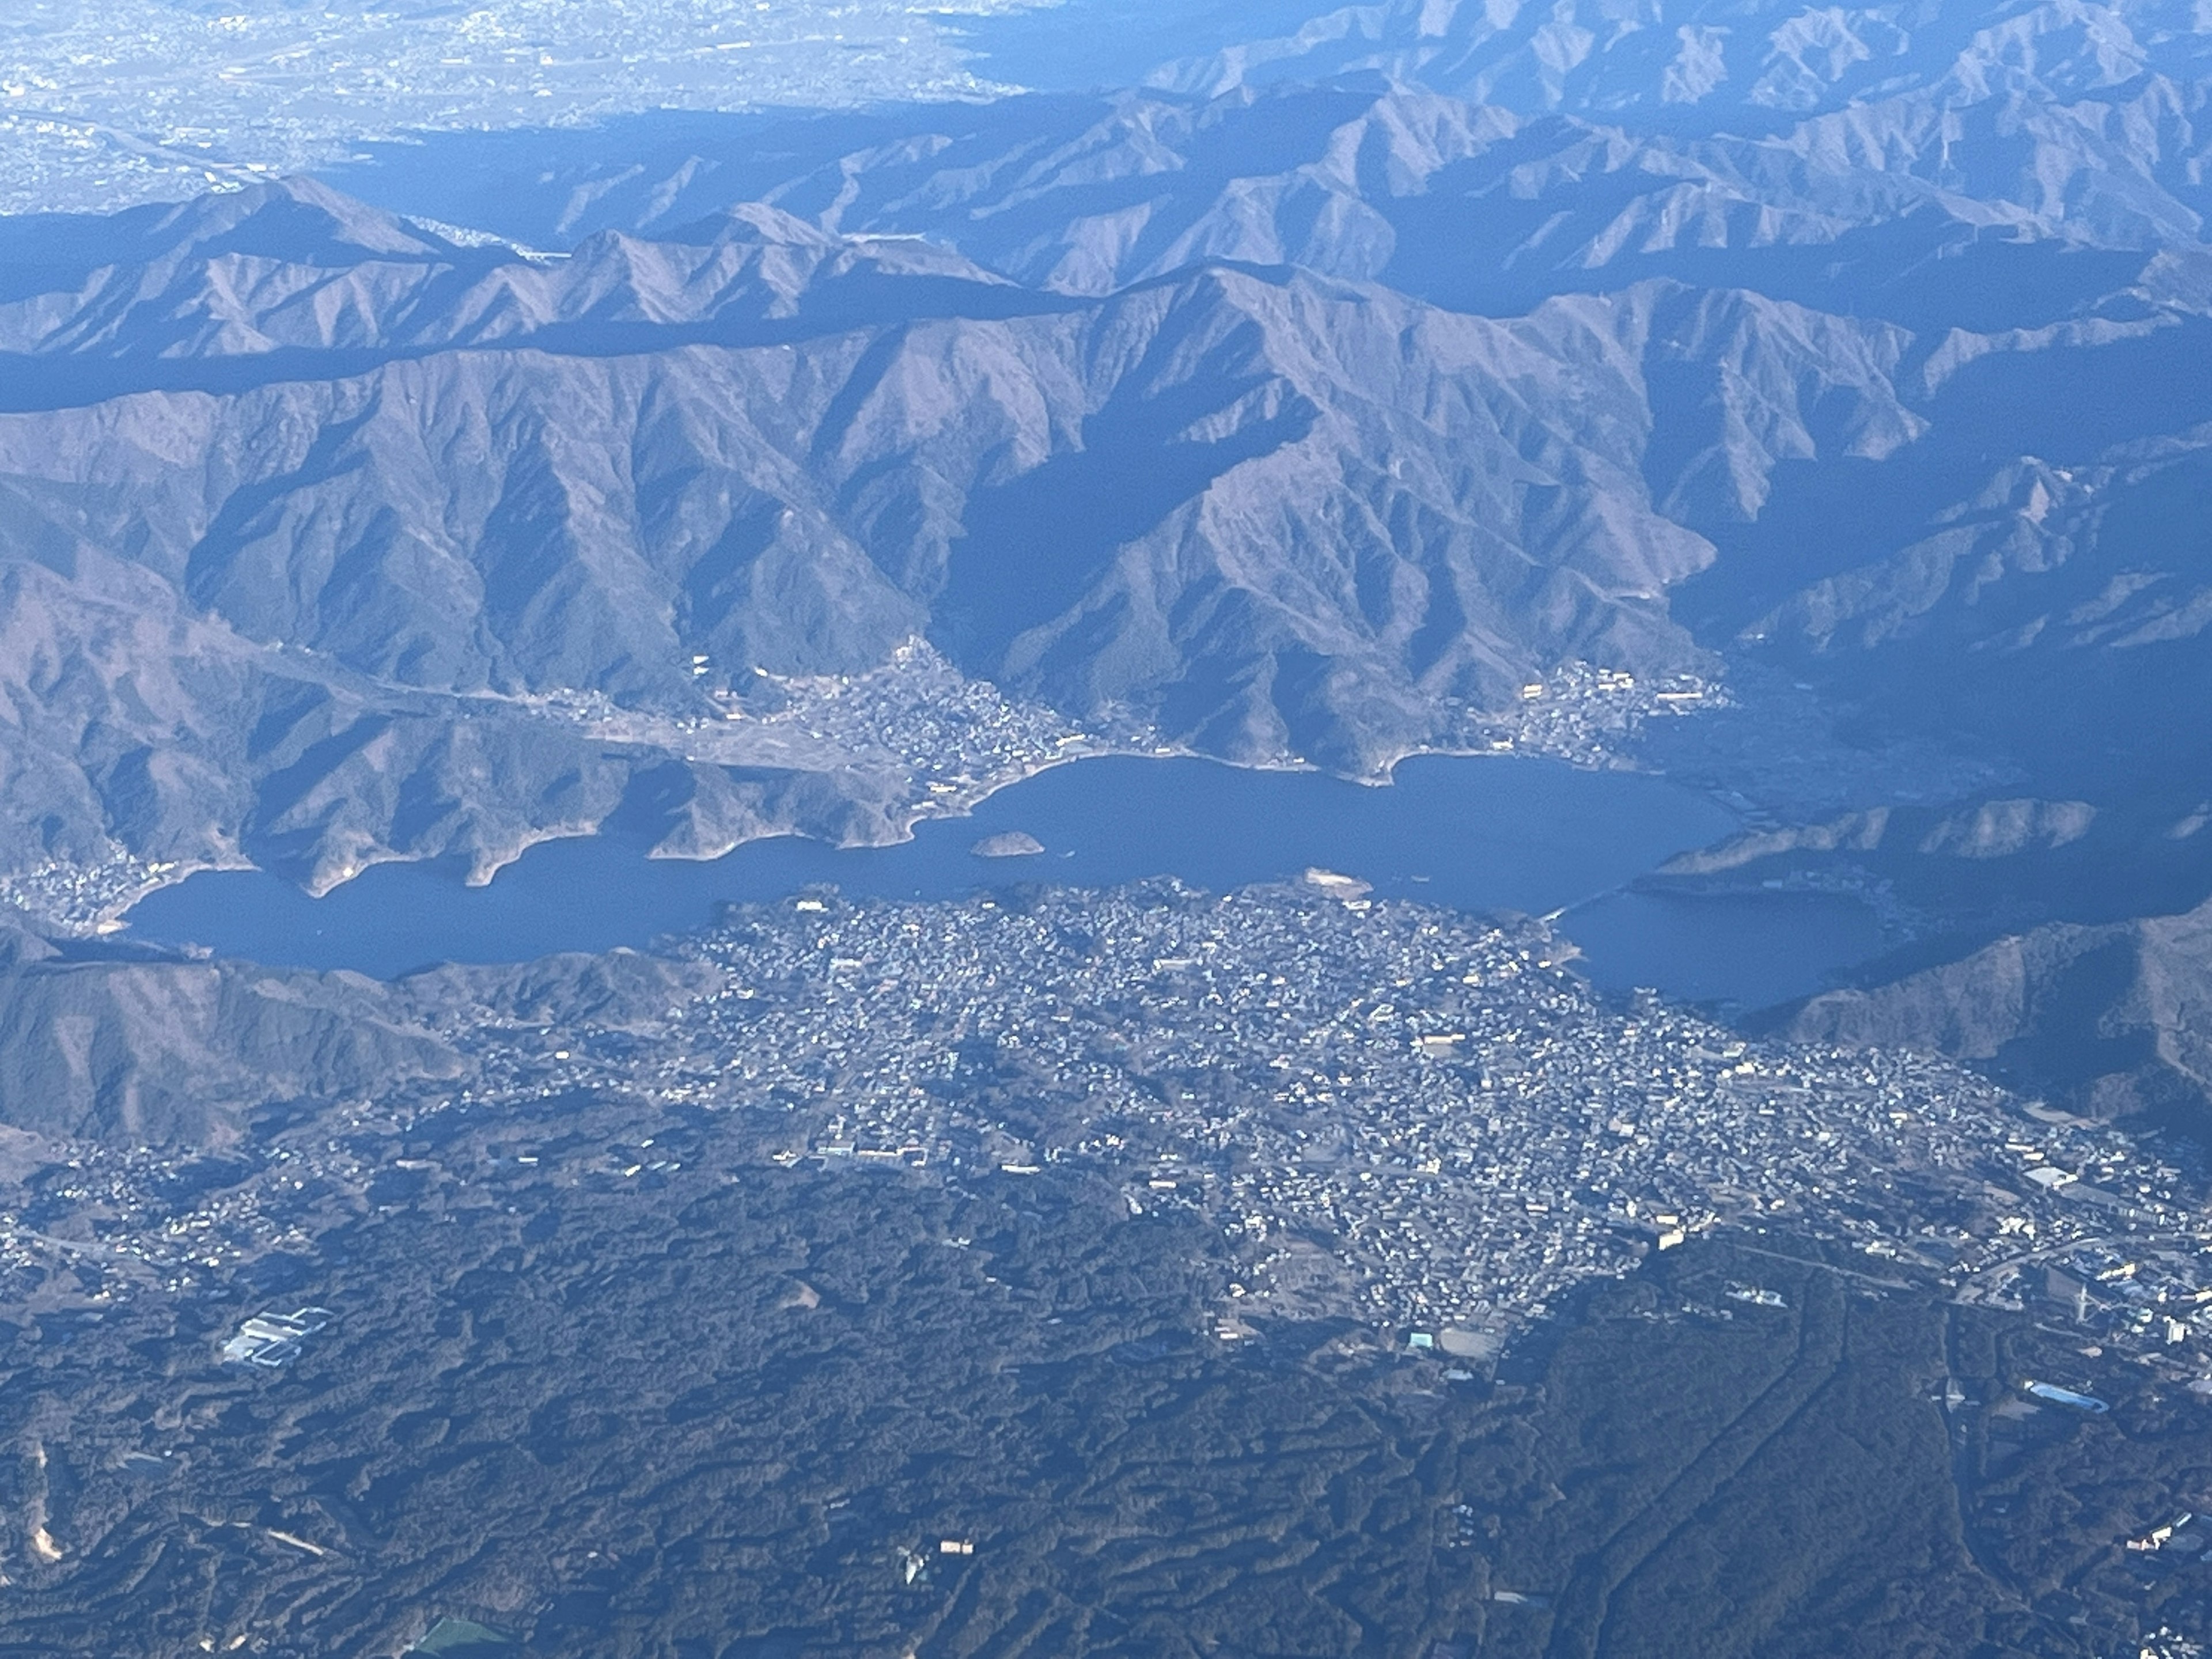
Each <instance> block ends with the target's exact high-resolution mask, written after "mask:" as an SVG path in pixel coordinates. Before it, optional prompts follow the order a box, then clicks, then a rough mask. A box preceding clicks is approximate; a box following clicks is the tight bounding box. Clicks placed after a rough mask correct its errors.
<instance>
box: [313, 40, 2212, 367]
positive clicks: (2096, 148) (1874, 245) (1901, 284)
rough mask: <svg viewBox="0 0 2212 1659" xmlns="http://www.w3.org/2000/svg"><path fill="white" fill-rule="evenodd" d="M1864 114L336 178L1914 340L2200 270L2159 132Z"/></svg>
mask: <svg viewBox="0 0 2212 1659" xmlns="http://www.w3.org/2000/svg"><path fill="white" fill-rule="evenodd" d="M1870 121H1871V118H1869V117H1868V116H1866V115H1865V113H1864V112H1860V111H1855V110H1854V111H1844V112H1838V113H1837V114H1835V115H1832V116H1821V117H1818V118H1808V119H1807V120H1805V121H1803V122H1801V123H1799V124H1797V125H1791V126H1787V127H1785V128H1784V129H1783V130H1780V131H1767V130H1766V128H1765V125H1761V126H1760V127H1759V128H1758V129H1757V130H1754V131H1749V132H1746V131H1737V130H1731V129H1729V128H1727V127H1725V126H1723V127H1719V128H1714V129H1711V130H1708V128H1707V127H1706V126H1705V125H1693V126H1691V127H1689V128H1685V126H1684V125H1683V123H1682V121H1680V120H1679V119H1677V120H1671V121H1667V122H1660V123H1657V124H1656V125H1654V124H1652V123H1650V122H1644V121H1639V120H1638V118H1635V116H1634V115H1633V113H1631V114H1630V116H1629V117H1627V118H1626V120H1625V121H1624V122H1621V123H1616V121H1615V120H1614V119H1613V118H1610V117H1608V118H1605V119H1603V120H1599V119H1594V118H1591V117H1590V116H1589V115H1587V114H1575V113H1564V112H1554V111H1551V110H1549V109H1541V108H1539V109H1531V108H1528V107H1523V106H1514V107H1509V106H1503V105H1498V104H1482V103H1470V102H1468V101H1466V100H1462V99H1457V98H1453V97H1449V96H1445V95H1443V94H1438V93H1436V92H1432V91H1428V90H1425V89H1422V88H1414V87H1406V86H1395V87H1390V86H1386V87H1383V88H1376V87H1375V86H1373V85H1371V84H1362V83H1359V82H1348V83H1344V84H1338V85H1332V86H1322V87H1310V86H1297V85H1292V86H1281V87H1272V86H1271V87H1267V88H1249V87H1245V88H1236V89H1234V90H1231V91H1229V92H1225V93H1223V94H1219V95H1217V96H1213V97H1211V98H1201V97H1197V96H1194V95H1190V94H1174V93H1167V92H1146V93H1124V94H1115V95H1114V96H1111V97H1108V98H1100V99H1096V100H1084V99H1068V98H1052V99H1042V98H1040V99H1027V100H1008V101H1006V102H1003V103H998V104H992V105H987V106H982V107H981V108H978V109H944V108H930V109H915V110H908V111H901V112H890V113H886V114H884V115H881V116H878V117H875V118H872V120H870V121H868V122H866V123H857V122H855V121H854V120H853V119H850V118H842V119H839V120H836V121H816V122H783V123H778V124H773V125H763V124H762V123H760V122H758V121H755V120H745V119H740V118H725V119H722V120H720V121H710V120H703V119H700V118H664V119H660V120H657V121H656V120H640V121H635V122H632V123H629V124H624V125H618V126H616V127H614V128H611V129H609V130H607V131H604V132H594V133H586V134H580V135H561V134H550V135H544V137H543V140H542V142H540V143H535V144H532V146H530V147H529V148H528V149H521V148H520V147H519V146H518V145H517V144H516V143H514V141H513V139H511V138H507V137H501V136H499V135H489V136H486V137H482V138H444V139H441V140H438V141H436V142H435V143H432V144H430V145H428V146H427V147H426V148H425V149H423V150H422V151H421V152H420V153H416V152H410V151H404V150H403V151H395V152H389V153H387V154H386V155H382V156H380V158H378V160H377V161H376V162H375V163H374V165H368V166H363V167H357V168H352V169H348V170H345V171H344V172H343V173H342V174H341V175H340V176H341V177H342V178H343V179H345V181H346V182H347V184H348V185H349V187H351V188H357V189H359V190H361V191H364V192H365V193H366V194H367V195H368V197H370V198H371V199H374V200H378V201H381V202H385V203H386V204H391V205H394V206H398V207H402V208H404V209H408V210H414V211H419V212H430V213H435V214H437V215H440V216H445V217H452V218H462V219H465V220H467V221H468V222H471V223H481V224H486V225H489V226H492V227H495V228H499V229H501V231H503V232H504V233H506V234H510V235H513V236H516V237H519V238H520V239H522V240H525V241H531V242H536V243H538V244H540V245H542V246H569V245H571V244H573V243H574V242H576V241H578V240H580V239H582V238H585V237H587V236H588V235H590V234H592V233H593V232H595V231H597V230H602V229H619V230H623V231H629V232H634V233H639V234H652V235H661V234H668V233H669V232H671V231H673V230H675V229H677V228H680V227H681V226H683V225H684V224H686V223H688V222H690V221H692V220H694V219H696V218H698V217H701V216H705V215H708V214H710V213H714V212H719V211H721V210H726V208H727V207H728V206H730V205H731V204H733V203H738V202H743V201H750V200H753V199H756V198H758V199H761V200H765V201H770V202H773V203H775V204H776V205H778V206H779V207H781V208H782V209H784V210H787V211H789V212H792V213H793V214H796V215H798V216H800V217H802V218H805V219H806V220H807V221H808V222H811V223H814V224H817V225H819V226H821V227H823V228H829V229H834V230H839V231H842V232H846V233H863V234H906V235H919V236H926V237H927V238H929V239H931V240H933V241H934V242H937V243H939V244H940V245H942V246H946V247H957V248H958V249H959V250H960V251H961V252H963V253H964V254H966V255H967V256H968V257H969V258H973V259H975V260H976V261H977V262H979V263H980V264H983V265H986V266H988V267H989V268H991V269H992V270H997V271H1000V272H1002V273H1005V274H1006V275H1008V276H1012V277H1014V278H1016V279H1017V280H1018V281H1020V282H1023V283H1028V284H1031V285H1035V286H1042V287H1045V288H1048V289H1055V290H1059V291H1065V292H1075V293H1104V292H1109V291H1110V290H1111V289H1114V288H1116V287H1119V286H1122V285H1124V284H1126V283H1130V282H1133V281H1139V280H1142V279H1144V278H1146V277H1148V276H1158V275H1160V274H1163V273H1164V272H1167V271H1170V270H1176V269H1179V268H1180V267H1182V266H1183V265H1185V264H1189V263H1190V262H1192V261H1193V260H1195V259H1200V258H1231V259H1237V260H1243V261H1246V262H1249V263H1253V264H1297V265H1301V266H1304V267H1305V268H1307V269H1310V270H1320V271H1325V272H1328V273H1330V274H1333V275H1337V276H1347V277H1353V278H1359V279H1375V280H1381V281H1386V282H1388V283H1390V284H1391V285H1393V286H1395V287H1397V288H1400V289H1404V290H1405V291H1407V292H1409V293H1413V294H1416V295H1420V296H1422V297H1424V298H1427V299H1431V300H1434V301H1438V302H1441V303H1444V304H1449V305H1452V306H1455V307H1462V308H1472V309H1477V310H1486V311H1497V310H1501V309H1517V308H1522V307H1528V306H1531V305H1534V304H1536V303H1538V302H1540V301H1541V300H1542V299H1543V298H1545V297H1546V296H1547V295H1551V294H1554V293H1558V292H1561V291H1589V290H1610V289H1619V288H1620V287H1623V286H1626V285H1627V284H1628V283H1633V282H1636V281H1638V280H1643V279H1646V278H1650V277H1655V276H1663V277H1668V278H1671V279H1675V280H1680V281H1686V282H1691V283H1699V284H1713V285H1723V286H1728V287H1732V288H1752V289H1758V290H1759V291H1761V292H1764V293H1766V294H1768V295H1772V296H1774V297H1778V298H1789V299H1794V300H1797V301H1802V302H1804V303H1807V304H1810V305H1814V306H1815V307H1823V308H1826V309H1832V310H1848V311H1851V312H1854V313H1867V314H1875V315H1881V316H1885V317H1889V318H1893V319H1896V320H1899V321H1902V322H1905V323H1906V324H1908V325H1911V326H1913V327H1916V328H1929V327H1934V326H1947V325H1954V324H1955V325H1961V326H1966V327H1975V328H1989V327H2001V326H2017V325H2022V324H2026V323H2033V322H2040V321H2045V320H2048V319H2051V317H2054V316H2057V315H2063V314H2066V313H2069V311H2072V310H2074V309H2076V308H2079V307H2084V306H2087V305H2089V304H2091V303H2093V302H2094V301H2098V300H2099V299H2100V298H2101V297H2102V296H2105V295H2109V294H2111V293H2112V292H2113V291H2114V290H2116V289H2125V288H2127V287H2128V286H2130V283H2135V282H2136V281H2139V280H2141V279H2142V276H2143V273H2144V272H2145V270H2146V268H2147V267H2148V266H2149V265H2152V264H2154V263H2155V261H2156V258H2157V256H2158V255H2159V254H2160V252H2166V253H2167V254H2168V255H2169V257H2172V255H2173V254H2174V253H2175V252H2179V253H2181V254H2183V255H2185V256H2188V257H2192V258H2193V257H2197V256H2198V252H2199V250H2198V241H2199V226H2198V222H2197V216H2196V213H2195V210H2193V209H2191V208H2190V207H2188V206H2186V205H2185V204H2182V203H2181V202H2180V201H2179V200H2178V199H2176V198H2174V197H2172V196H2171V195H2170V193H2168V192H2167V191H2166V189H2165V186H2164V185H2161V184H2160V182H2159V181H2158V179H2155V178H2153V177H2150V176H2149V175H2148V174H2147V173H2144V172H2143V168H2144V167H2148V166H2149V165H2150V163H2149V162H2148V161H2146V160H2145V159H2144V156H2143V155H2142V154H2139V153H2138V152H2139V149H2140V147H2141V146H2142V145H2143V144H2146V143H2148V144H2149V145H2151V146H2152V148H2153V149H2155V148H2156V144H2157V143H2158V139H2157V137H2156V135H2157V132H2158V131H2159V129H2158V126H2157V124H2156V123H2155V122H2152V123H2149V124H2148V125H2146V124H2145V123H2144V122H2142V121H2138V120H2135V119H2132V118H2130V120H2127V121H2124V122H2121V123H2118V125H2117V129H2116V131H2114V133H2113V134H2112V135H2111V136H2109V137H2099V136H2097V135H2096V134H2094V133H2092V132H2091V131H2087V129H2085V128H2084V127H2083V126H2082V125H2081V124H2079V123H2077V122H2074V121H2072V120H2070V119H2067V118H2061V117H2057V116H2055V115H2053V114H2051V112H2049V111H2048V110H2045V108H2043V107H2042V106H2040V105H2038V104H2035V103H2033V101H2032V100H2028V101H2021V100H2015V104H2013V105H2010V106H2007V107H2006V111H1999V110H1997V109H1996V107H1995V106H1983V105H1974V106H1968V107H1966V108H1964V109H1962V110H1960V111H1957V112H1951V111H1948V107H1947V108H1945V109H1937V108H1935V107H1933V106H1930V107H1929V108H1928V109H1924V110H1917V111H1915V112H1913V113H1912V114H1911V117H1910V119H1908V120H1906V121H1905V125H1904V127H1903V128H1902V129H1901V130H1899V131H1887V130H1886V129H1885V128H1883V127H1882V125H1881V123H1879V122H1872V123H1871V125H1869V123H1870ZM2054 122H2055V123H2057V125H2056V127H2055V128H2054V127H2053V125H2052V124H2053V123H2054ZM1998 128H2002V132H1999V131H1996V129H1998ZM1984 129H1990V130H1989V131H1984ZM2015 129H2020V130H2019V131H2015ZM2031 129H2032V130H2031ZM2045 129H2051V131H2045ZM2054 147H2055V149H2054ZM1984 152H1987V153H1988V154H1987V155H1986V156H1984ZM1923 155H1925V156H1928V157H1938V156H1940V157H1941V158H1942V165H1935V164H1933V163H1932V162H1931V164H1930V165H1927V166H1922V165H1919V164H1918V162H1917V161H1915V160H1914V158H1918V157H1922V156H1923ZM2151 171H2152V172H2154V173H2156V172H2158V171H2159V169H2158V168H2156V167H2152V169H2151ZM2184 171H2185V172H2187V169H2186V168H2185V169H2184ZM2161 176H2163V175H2161Z"/></svg>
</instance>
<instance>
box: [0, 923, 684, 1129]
mask: <svg viewBox="0 0 2212 1659" xmlns="http://www.w3.org/2000/svg"><path fill="white" fill-rule="evenodd" d="M716 982H717V981H716V978H715V975H714V970H713V969H711V968H710V967H707V966H705V965H702V964H700V963H684V962H678V961H676V960H673V959H670V958H665V957H645V956H640V955H637V954H635V953H633V952H630V951H613V952H611V953H609V954H607V955H605V956H601V957H550V958H548V959H546V960H544V961H543V962H538V963H526V964H523V965H520V966H516V967H511V968H462V967H446V968H440V969H432V970H429V971H428V972H424V973H422V974H417V975H413V976H411V977H410V978H407V979H403V980H400V981H396V982H394V983H392V984H382V983H380V982H378V981H374V980H371V979H366V978H363V977H362V975H358V974H349V973H335V974H313V973H306V972H301V971H298V970H295V969H271V968H263V967H260V966H258V965H256V964H254V963H245V962H235V961H228V960H223V961H210V962H179V961H170V960H149V959H131V958H129V957H124V958H113V957H100V956H97V955H94V956H87V955H85V954H82V953H81V952H80V953H76V954H72V955H64V954H63V953H61V952H59V951H57V950H56V949H55V948H54V947H53V946H52V945H48V944H46V943H45V942H43V941H41V940H38V939H34V938H33V937H31V936H29V935H27V934H24V933H21V932H19V931H16V930H14V929H6V930H0V1102H4V1103H6V1114H7V1115H6V1122H7V1126H8V1127H9V1128H10V1129H12V1130H20V1131H23V1132H26V1133H30V1134H33V1135H36V1136H39V1137H41V1138H42V1139H46V1140H47V1141H49V1142H59V1141H69V1140H79V1141H88V1142H94V1143H100V1144H104V1145H107V1146H118V1147H120V1146H176V1145H185V1144H189V1145H192V1146H228V1145H232V1144H234V1143H236V1142H238V1141H240V1139H246V1138H249V1137H250V1134H251V1132H252V1127H253V1123H254V1120H255V1118H256V1116H257V1115H258V1114H263V1113H266V1112H271V1111H274V1112H276V1113H279V1114H280V1115H281V1114H282V1113H283V1111H284V1110H285V1109H288V1108H289V1107H292V1106H294V1105H296V1104H298V1103H302V1102H309V1103H317V1104H318V1105H319V1104H324V1103H329V1102H331V1101H333V1100H347V1099H362V1100H367V1099H370V1098H373V1097H375V1096H377V1095H378V1094H379V1093H380V1092H388V1091H391V1090H392V1089H393V1088H394V1087H399V1086H405V1085H428V1086H430V1087H432V1088H435V1087H437V1086H439V1085H448V1084H449V1085H452V1086H453V1087H454V1088H456V1089H458V1088H459V1087H461V1086H462V1085H464V1084H465V1082H466V1080H467V1079H469V1077H471V1075H472V1074H473V1067H474V1065H475V1061H474V1060H472V1059H471V1058H470V1054H469V1048H470V1043H469V1040H468V1039H466V1038H465V1037H463V1036H460V1035H458V1034H459V1033H461V1032H462V1031H464V1030H478V1029H482V1028H485V1027H497V1028H500V1029H502V1030H520V1031H523V1032H525V1033H528V1032H532V1031H536V1030H543V1029H544V1028H547V1027H550V1026H566V1025H568V1024H574V1023H576V1022H579V1021H590V1022H591V1023H592V1024H594V1025H595V1026H599V1027H602V1028H605V1029H609V1030H624V1029H631V1028H643V1027H647V1026H650V1025H651V1024H653V1022H654V1021H656V1020H657V1019H659V1017H660V1016H661V1015H662V1013H663V1012H665V1010H666V1009H667V1007H668V1006H669V1005H670V1004H671V1002H674V1001H679V1000H686V999H688V998H690V997H691V996H694V995H696V994H700V993H701V992H702V991H707V990H711V989H712V988H713V987H714V984H715V983H716Z"/></svg>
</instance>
